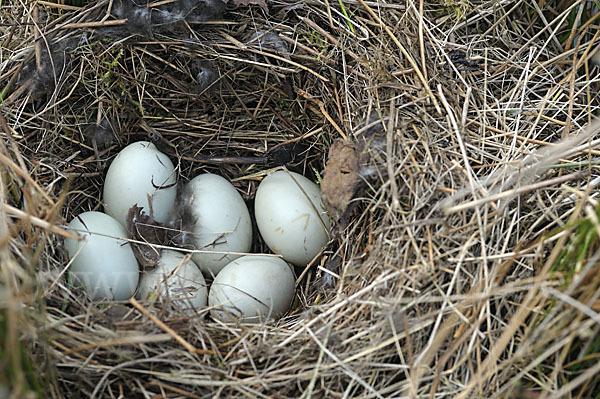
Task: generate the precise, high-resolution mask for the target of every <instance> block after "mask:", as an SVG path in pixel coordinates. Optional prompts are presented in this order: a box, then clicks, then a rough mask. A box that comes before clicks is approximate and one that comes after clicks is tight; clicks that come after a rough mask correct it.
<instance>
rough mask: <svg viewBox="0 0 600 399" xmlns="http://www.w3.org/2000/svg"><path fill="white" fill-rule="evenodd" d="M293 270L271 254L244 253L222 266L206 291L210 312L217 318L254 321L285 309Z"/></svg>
mask: <svg viewBox="0 0 600 399" xmlns="http://www.w3.org/2000/svg"><path fill="white" fill-rule="evenodd" d="M294 283H295V278H294V272H293V271H292V268H291V266H290V265H288V264H287V263H286V262H285V261H284V260H282V259H280V258H276V257H273V256H265V255H247V256H243V257H241V258H238V259H236V260H234V261H233V262H231V263H230V264H228V265H227V266H225V267H224V268H223V270H221V272H219V274H218V275H217V277H216V278H215V280H214V281H213V283H212V285H211V287H210V292H209V293H208V305H209V306H210V307H211V308H212V309H211V315H212V316H213V317H214V318H215V319H218V320H221V321H225V322H226V321H232V320H240V321H244V322H258V321H264V320H266V319H269V318H276V317H279V316H281V315H282V314H283V313H285V312H287V311H288V310H289V308H290V305H291V303H292V300H293V299H294Z"/></svg>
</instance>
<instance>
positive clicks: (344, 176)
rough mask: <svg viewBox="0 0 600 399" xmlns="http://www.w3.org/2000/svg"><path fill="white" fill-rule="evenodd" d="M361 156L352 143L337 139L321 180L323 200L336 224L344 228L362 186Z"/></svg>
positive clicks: (330, 151)
mask: <svg viewBox="0 0 600 399" xmlns="http://www.w3.org/2000/svg"><path fill="white" fill-rule="evenodd" d="M360 171H361V156H360V153H359V150H358V148H356V146H355V145H354V144H352V143H349V142H345V141H343V140H337V141H336V142H334V143H333V145H332V146H331V148H330V149H329V158H328V159H327V166H326V167H325V176H324V177H323V181H322V182H321V189H322V191H323V202H324V204H325V207H326V208H327V212H329V215H331V217H332V218H333V219H334V221H335V222H336V224H337V225H338V226H340V227H342V228H343V226H344V225H345V224H346V218H347V216H348V214H349V213H350V211H351V210H352V206H351V200H352V199H353V198H354V197H355V196H356V195H357V193H358V191H359V190H360V188H361V186H362V178H361V175H360Z"/></svg>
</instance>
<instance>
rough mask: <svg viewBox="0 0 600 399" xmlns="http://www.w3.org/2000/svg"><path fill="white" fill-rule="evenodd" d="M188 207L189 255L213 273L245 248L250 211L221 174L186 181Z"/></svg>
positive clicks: (248, 239)
mask: <svg viewBox="0 0 600 399" xmlns="http://www.w3.org/2000/svg"><path fill="white" fill-rule="evenodd" d="M188 184H189V186H188V190H187V191H188V192H189V193H190V204H189V206H190V209H191V211H192V217H193V218H194V223H193V228H192V234H191V236H192V238H191V241H192V243H193V245H194V248H195V249H197V250H202V251H209V252H203V253H194V255H193V257H192V259H193V260H194V262H196V264H197V265H198V267H199V268H200V269H201V270H202V271H203V272H205V273H206V274H207V275H213V276H215V275H216V274H217V273H218V272H219V271H220V270H221V269H222V268H223V267H225V265H227V264H228V263H229V262H231V261H232V260H234V259H237V258H239V257H240V256H241V255H238V254H225V253H223V252H248V251H250V245H251V244H252V223H251V221H250V213H249V212H248V208H247V207H246V203H245V202H244V200H243V199H242V196H241V195H240V194H239V193H238V192H237V190H236V189H235V187H233V185H231V183H229V182H228V181H227V180H226V179H224V178H223V177H221V176H218V175H214V174H210V173H206V174H202V175H199V176H196V177H195V178H193V179H192V180H191V181H190V182H189V183H188Z"/></svg>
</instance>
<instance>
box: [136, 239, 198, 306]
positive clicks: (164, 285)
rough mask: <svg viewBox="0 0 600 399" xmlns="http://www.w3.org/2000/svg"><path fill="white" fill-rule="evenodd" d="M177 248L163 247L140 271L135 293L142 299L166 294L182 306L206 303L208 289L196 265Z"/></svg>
mask: <svg viewBox="0 0 600 399" xmlns="http://www.w3.org/2000/svg"><path fill="white" fill-rule="evenodd" d="M184 260H185V255H184V254H182V253H181V252H177V251H172V250H169V249H165V250H163V251H162V252H161V254H160V260H159V261H158V265H157V266H156V268H155V269H154V270H152V271H151V272H149V273H144V274H142V279H141V280H140V286H139V288H138V292H137V294H136V296H137V297H138V298H139V299H146V298H149V297H151V296H152V295H153V294H154V295H160V296H161V297H164V298H165V299H167V298H168V300H169V301H170V303H171V304H173V305H175V306H177V307H178V308H180V309H183V310H192V309H196V310H199V309H202V308H204V307H206V304H207V298H208V289H207V288H206V282H205V281H204V276H202V272H201V271H200V269H198V266H196V264H195V263H194V262H193V261H192V260H191V259H188V260H187V261H186V262H184Z"/></svg>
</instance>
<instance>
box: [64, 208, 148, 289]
mask: <svg viewBox="0 0 600 399" xmlns="http://www.w3.org/2000/svg"><path fill="white" fill-rule="evenodd" d="M67 230H69V232H71V233H73V234H77V235H79V236H80V237H84V238H85V239H84V240H81V241H78V240H74V239H70V238H67V239H65V247H66V248H67V252H68V254H69V258H70V259H72V264H71V268H70V269H69V273H70V275H71V277H72V278H73V283H74V284H75V285H76V286H83V287H84V288H85V290H86V292H87V293H88V294H89V295H90V297H91V298H92V299H109V300H119V301H120V300H125V299H128V298H130V297H131V296H132V295H133V293H134V292H135V289H136V287H137V285H138V280H139V277H140V271H139V266H138V263H137V260H136V259H135V255H134V254H133V251H132V249H131V246H130V244H129V243H128V242H126V241H125V240H123V239H116V238H113V237H120V238H126V237H127V232H126V231H125V228H124V227H123V226H122V225H121V224H120V223H119V222H117V221H116V220H115V219H113V218H112V217H110V216H108V215H106V214H104V213H101V212H84V213H82V214H80V215H79V216H77V217H76V218H74V219H73V220H72V221H71V222H70V223H69V225H68V228H67ZM109 236H110V237H109Z"/></svg>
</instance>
